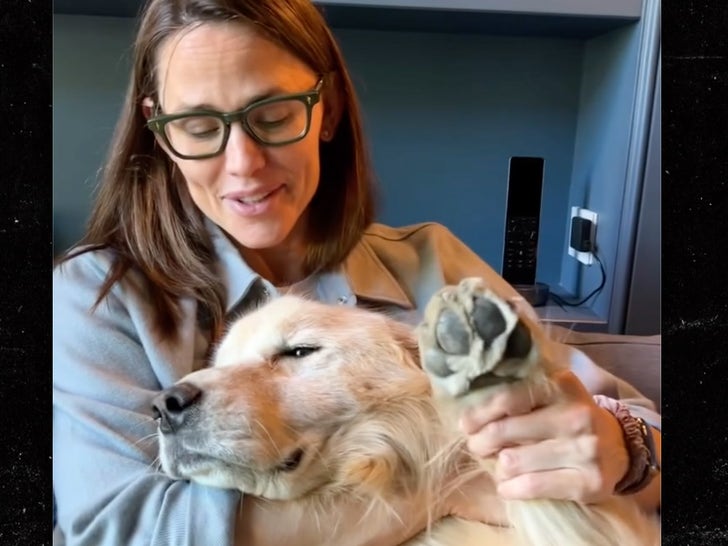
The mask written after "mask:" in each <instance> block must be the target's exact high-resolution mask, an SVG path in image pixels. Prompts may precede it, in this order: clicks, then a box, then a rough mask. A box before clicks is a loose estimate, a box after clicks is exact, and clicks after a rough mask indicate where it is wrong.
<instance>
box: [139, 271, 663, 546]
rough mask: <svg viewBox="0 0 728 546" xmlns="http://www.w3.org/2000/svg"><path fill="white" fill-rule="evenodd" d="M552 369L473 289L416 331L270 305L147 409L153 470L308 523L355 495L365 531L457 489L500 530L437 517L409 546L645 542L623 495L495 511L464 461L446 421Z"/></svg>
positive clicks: (448, 294)
mask: <svg viewBox="0 0 728 546" xmlns="http://www.w3.org/2000/svg"><path fill="white" fill-rule="evenodd" d="M555 361H556V360H555V359H553V358H551V357H550V356H549V343H548V340H547V338H546V336H545V335H544V333H543V332H542V331H541V330H540V328H539V327H538V326H537V325H535V324H534V323H532V322H530V321H529V320H528V319H527V318H526V317H524V316H521V315H520V314H519V313H518V312H517V311H516V310H515V309H514V308H513V306H511V305H510V304H509V303H507V302H504V301H503V300H502V299H500V298H499V297H498V296H496V295H495V294H493V293H492V292H490V291H489V290H488V288H487V287H486V286H484V285H483V283H482V281H480V280H479V279H466V280H464V281H462V282H461V283H460V284H459V285H457V286H449V287H446V288H444V289H443V290H441V291H440V292H438V293H437V294H436V295H435V296H434V297H433V298H432V300H431V301H430V304H429V305H428V307H427V308H426V310H425V318H424V320H423V322H422V323H421V324H420V325H419V326H418V327H417V328H416V329H412V328H411V327H409V326H407V325H404V324H402V323H399V322H396V321H394V320H393V319H391V318H389V317H387V316H384V315H383V314H380V313H374V312H372V311H367V310H364V309H359V308H354V307H348V306H333V305H326V304H322V303H317V302H314V301H308V300H305V299H301V298H298V297H294V296H283V297H280V298H276V299H274V300H272V301H270V302H268V303H266V304H264V305H263V306H262V307H260V308H259V309H257V310H254V311H252V312H250V313H248V314H246V315H244V316H242V317H241V318H239V319H238V320H236V321H235V322H234V323H233V324H232V325H231V326H230V328H229V330H228V331H227V333H226V335H225V336H224V338H223V339H222V341H221V343H220V344H219V346H218V347H217V349H216V351H215V354H214V359H213V365H212V366H211V367H209V368H205V369H202V370H199V371H196V372H194V373H192V374H190V375H188V376H187V377H185V378H183V380H182V381H180V382H179V383H177V384H176V385H175V386H173V387H171V388H170V389H167V390H165V391H163V392H162V393H160V394H159V395H158V396H157V397H156V398H155V400H154V402H153V406H154V409H155V412H156V414H157V418H158V420H159V447H160V462H161V467H162V469H163V471H164V472H165V473H167V474H168V475H169V476H171V477H173V478H178V479H187V480H193V481H196V482H199V483H201V484H206V485H209V486H214V487H222V488H233V489H238V490H240V491H242V492H243V493H244V494H247V495H254V496H257V497H261V498H265V499H271V500H278V501H285V502H291V503H296V504H297V506H299V507H300V509H301V510H300V512H301V514H304V515H305V517H311V518H316V517H317V516H318V514H321V513H322V512H324V511H328V512H329V513H330V512H331V511H332V510H333V511H335V510H336V505H337V502H343V501H345V500H347V499H352V498H356V499H359V500H361V501H363V502H364V504H365V505H366V506H368V510H369V511H370V519H369V520H368V521H372V518H373V521H377V520H376V518H377V517H391V510H390V508H389V507H390V499H391V498H392V496H393V495H394V494H402V493H405V494H408V495H410V496H411V498H412V499H415V501H416V502H418V503H419V504H420V505H424V506H428V507H431V508H432V512H435V509H434V507H435V506H436V503H438V502H443V500H444V499H445V498H447V496H448V495H451V494H467V493H464V491H470V492H471V493H472V495H473V499H472V502H474V503H475V502H485V503H489V504H488V506H491V505H492V506H494V507H495V509H494V517H493V521H492V523H496V524H497V523H499V522H500V523H504V525H489V524H484V523H473V522H469V521H466V520H463V519H458V518H452V517H450V518H444V519H440V520H438V521H433V522H432V525H431V526H430V528H429V529H428V530H427V531H426V532H424V533H421V534H420V535H419V536H417V537H416V538H414V539H413V540H412V541H410V542H409V543H408V544H410V545H412V546H414V545H426V544H427V545H433V546H434V545H439V546H450V545H452V546H467V545H473V546H489V545H498V546H508V545H513V546H515V545H519V546H521V545H523V546H525V545H534V546H587V545H588V546H612V545H614V546H638V545H639V546H641V545H652V544H658V543H659V530H658V528H657V527H656V525H655V524H654V523H653V522H652V521H651V519H650V518H648V517H647V516H645V515H643V514H641V513H640V512H639V510H638V509H637V507H636V506H635V505H633V504H632V501H631V500H630V499H629V498H626V497H617V496H615V497H613V498H612V499H610V500H609V501H607V502H605V503H601V504H599V505H588V506H587V505H582V504H579V503H576V502H569V501H554V500H538V501H509V502H503V501H501V500H499V498H498V497H497V495H496V493H495V487H494V485H493V482H492V480H490V479H489V474H488V472H490V471H491V470H492V468H493V467H492V464H493V463H492V461H483V460H479V461H475V460H474V459H473V458H471V457H470V456H469V455H468V454H467V451H466V450H465V448H464V441H463V438H462V437H460V435H458V434H457V433H456V432H455V431H456V427H455V426H454V424H453V423H454V420H455V419H456V418H457V414H458V413H459V412H460V411H461V409H462V407H463V405H464V404H467V403H472V402H473V401H474V400H477V401H483V400H484V397H487V396H490V395H492V393H493V392H495V391H496V390H497V389H499V388H509V386H511V385H512V384H513V382H514V381H538V382H545V383H546V384H548V375H549V372H551V371H552V370H553V368H554V364H553V362H555ZM476 475H477V476H478V481H477V483H478V485H477V487H470V488H469V489H468V483H471V480H474V479H475V478H474V477H475V476H476ZM503 518H505V519H503ZM356 524H357V522H356V521H344V522H342V523H341V525H342V526H351V527H352V532H354V531H353V527H354V526H356ZM335 543H337V544H341V542H340V541H339V542H335Z"/></svg>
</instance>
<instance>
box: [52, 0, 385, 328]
mask: <svg viewBox="0 0 728 546" xmlns="http://www.w3.org/2000/svg"><path fill="white" fill-rule="evenodd" d="M220 21H240V22H242V23H245V24H248V25H251V26H252V27H253V28H256V29H258V30H259V31H260V32H262V33H264V34H265V36H266V37H267V38H268V39H270V40H272V41H273V42H274V43H276V44H278V45H279V46H281V47H283V48H284V49H286V50H287V51H289V52H291V53H292V54H293V55H295V56H296V57H298V58H299V59H300V60H301V61H303V62H304V63H305V64H307V65H308V66H309V67H310V68H311V69H312V70H313V71H314V72H316V73H318V74H321V75H323V76H324V86H323V100H324V104H325V105H326V108H327V111H326V115H329V114H332V115H334V116H336V117H337V118H338V125H336V127H335V129H334V135H333V138H331V140H330V141H329V142H323V141H322V142H321V144H320V162H321V175H320V182H319V187H318V190H317V192H316V195H315V196H314V197H313V199H312V201H311V203H310V205H309V209H308V215H307V217H308V221H309V225H308V234H307V236H308V242H309V249H308V253H307V256H306V263H305V264H304V265H305V267H306V269H307V270H309V271H316V270H326V269H331V268H332V267H335V266H337V265H338V264H340V263H341V261H342V260H343V259H344V258H345V257H346V255H347V254H348V253H349V251H350V250H351V248H352V247H353V246H354V245H355V244H356V243H357V241H358V240H359V238H360V237H361V234H362V232H363V230H364V229H365V228H366V227H367V226H368V225H369V224H370V223H371V221H372V219H373V215H374V204H373V201H374V199H373V195H372V192H373V182H372V174H371V169H370V166H369V161H368V158H367V154H366V151H365V143H364V137H363V132H362V126H361V125H362V123H361V117H360V113H359V106H358V103H357V99H356V96H355V93H354V88H353V85H352V82H351V80H350V78H349V75H348V73H347V70H346V66H345V63H344V60H343V56H342V54H341V51H340V49H339V47H338V45H337V43H336V41H335V39H334V37H333V35H332V33H331V31H330V29H329V28H328V26H327V25H326V22H325V20H324V18H323V16H322V15H321V13H320V12H319V11H318V9H317V8H316V7H315V6H314V5H313V4H311V2H310V1H309V0H150V1H149V2H148V4H147V5H146V7H145V8H144V11H143V13H142V17H141V22H140V26H139V29H138V32H137V38H136V42H135V44H134V53H133V57H134V59H133V67H132V75H131V79H130V83H129V87H128V89H127V92H126V98H125V101H124V104H123V107H122V111H121V115H120V118H119V121H118V123H117V127H116V130H115V133H114V137H113V139H112V143H111V148H110V151H109V155H108V158H107V161H106V164H105V166H104V169H103V172H102V177H101V183H100V186H99V191H98V193H97V195H96V199H95V204H94V207H93V210H92V212H91V216H90V219H89V223H88V225H87V229H86V232H85V235H84V236H83V238H82V239H81V241H80V242H79V245H80V246H79V248H77V249H76V250H73V251H71V252H70V253H69V254H67V255H66V256H64V257H63V258H62V261H63V260H67V259H69V258H71V257H73V256H75V255H78V254H80V253H82V252H86V251H88V250H93V249H100V248H108V249H111V250H112V251H113V253H114V258H113V265H112V267H111V269H110V271H109V273H108V275H107V277H106V279H105V281H104V284H103V285H102V287H101V290H100V293H99V297H98V300H97V305H98V303H99V302H100V301H101V300H103V298H104V297H106V295H107V294H108V293H109V291H110V290H111V288H112V286H113V285H114V284H115V283H116V282H118V281H119V280H120V279H121V278H122V277H123V276H124V275H125V274H126V273H127V272H128V271H129V270H130V269H135V270H137V271H139V272H140V273H141V274H142V275H143V276H144V278H145V279H146V280H147V283H148V289H149V297H150V298H152V300H153V302H154V307H155V309H156V316H155V317H154V323H155V325H156V327H157V329H158V330H159V332H160V334H161V335H163V336H165V337H169V338H174V337H175V334H176V331H177V325H178V322H179V319H180V307H179V300H180V298H183V297H191V298H194V299H196V300H197V301H198V302H199V304H200V305H201V309H202V310H203V311H204V313H205V314H206V315H208V316H209V318H210V319H211V321H212V327H213V331H217V330H218V329H219V327H220V326H221V325H222V323H223V321H224V313H225V294H224V293H223V286H222V284H221V281H220V280H219V279H218V278H217V277H216V275H215V273H214V271H213V268H212V267H211V264H212V263H213V262H214V260H215V259H216V257H215V255H214V250H213V247H212V243H211V241H210V237H209V235H208V232H207V230H206V228H205V225H204V218H203V216H202V214H201V213H200V212H199V211H198V210H197V208H196V207H195V205H194V204H193V203H192V200H191V198H190V196H189V194H188V191H187V187H186V185H185V184H184V181H183V180H182V179H181V175H180V173H179V171H178V170H177V169H176V168H175V167H174V163H173V162H172V161H171V160H170V159H169V158H168V157H167V156H166V154H165V153H164V152H163V151H162V150H161V149H160V147H159V146H157V145H156V142H155V139H154V136H153V135H152V132H151V131H149V130H148V129H147V128H146V126H145V121H146V120H145V118H144V116H143V113H142V109H141V101H142V100H143V99H144V98H145V97H152V98H155V97H156V95H157V89H156V85H157V78H156V75H155V69H156V55H157V54H158V51H159V49H160V46H161V45H162V43H163V42H164V40H165V39H167V38H168V37H169V36H171V35H173V34H175V33H177V32H179V31H180V30H182V29H184V28H188V27H190V26H191V25H195V24H199V23H205V22H220ZM332 110H333V112H332Z"/></svg>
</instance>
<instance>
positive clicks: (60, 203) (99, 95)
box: [53, 15, 134, 251]
mask: <svg viewBox="0 0 728 546" xmlns="http://www.w3.org/2000/svg"><path fill="white" fill-rule="evenodd" d="M133 34H134V27H133V23H132V22H131V21H130V20H129V19H121V18H113V17H83V16H68V15H54V16H53V238H54V246H55V247H56V251H59V250H63V249H65V248H67V247H68V246H69V245H71V244H72V243H73V242H75V241H76V240H77V239H78V238H79V237H80V236H81V234H82V232H83V226H84V223H85V221H86V217H87V215H88V212H89V210H90V207H91V198H92V193H93V191H94V188H95V186H96V177H97V171H98V170H99V168H100V166H101V164H102V163H103V160H104V156H105V154H106V150H107V147H108V145H109V139H110V138H111V134H112V132H113V130H114V124H115V123H116V118H117V115H118V112H119V108H120V107H121V103H122V100H123V96H124V91H125V89H126V82H127V76H128V70H129V55H128V52H129V44H131V43H132V38H133Z"/></svg>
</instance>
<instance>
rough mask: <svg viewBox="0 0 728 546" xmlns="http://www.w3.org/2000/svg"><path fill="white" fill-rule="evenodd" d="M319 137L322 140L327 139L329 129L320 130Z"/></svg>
mask: <svg viewBox="0 0 728 546" xmlns="http://www.w3.org/2000/svg"><path fill="white" fill-rule="evenodd" d="M321 138H322V139H323V140H329V131H328V129H324V130H323V131H321Z"/></svg>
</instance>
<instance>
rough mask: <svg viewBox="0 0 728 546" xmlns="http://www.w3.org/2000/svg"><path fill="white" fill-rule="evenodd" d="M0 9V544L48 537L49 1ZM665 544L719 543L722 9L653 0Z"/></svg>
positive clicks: (727, 486)
mask: <svg viewBox="0 0 728 546" xmlns="http://www.w3.org/2000/svg"><path fill="white" fill-rule="evenodd" d="M2 11H3V15H2V16H1V17H0V120H1V122H0V177H1V179H0V249H2V254H3V256H2V258H0V282H1V283H2V293H3V295H2V296H0V384H2V395H1V396H0V416H2V419H3V421H4V422H3V424H2V425H3V431H4V432H5V433H8V432H9V437H8V436H7V434H4V436H6V437H5V439H4V441H3V447H2V454H3V460H2V465H1V466H0V499H2V501H1V502H0V504H1V505H2V508H1V509H0V514H1V515H0V543H2V544H4V545H14V544H32V545H36V546H37V545H41V546H43V545H46V544H50V542H51V540H50V532H51V516H52V497H51V487H52V485H51V350H50V338H51V319H50V312H51V298H50V294H51V286H50V285H51V279H50V270H51V261H52V248H51V238H52V235H51V234H52V208H51V203H52V186H51V177H52V167H51V130H50V127H51V123H52V116H51V96H52V93H51V72H52V70H51V59H52V13H51V7H50V5H49V3H46V2H37V1H34V0H7V1H6V2H5V3H4V4H3V10H2ZM662 13H663V18H662V20H663V61H662V62H663V107H662V112H663V133H662V145H663V147H662V163H663V181H662V195H663V204H662V218H663V239H662V246H663V279H662V287H663V298H662V317H663V348H664V351H663V392H664V399H663V408H664V438H665V446H664V457H663V466H664V468H665V472H666V475H667V476H668V477H666V478H665V479H664V480H663V496H664V502H663V526H664V531H663V544H665V545H672V544H675V545H678V544H679V545H684V544H696V545H698V544H700V545H708V544H723V543H727V542H728V525H727V524H726V523H725V512H724V507H726V506H728V502H727V501H728V455H726V453H728V450H727V449H726V448H727V447H728V446H727V445H726V444H728V433H727V432H726V425H725V417H724V416H723V413H724V412H725V408H726V404H725V398H726V393H728V389H727V388H726V387H727V385H726V377H728V373H726V372H725V371H724V369H723V368H724V360H725V356H724V355H725V354H726V350H725V348H726V345H728V342H727V341H726V340H728V318H726V317H728V312H727V311H728V298H727V297H726V293H727V292H728V288H726V283H725V276H726V275H725V269H724V266H723V257H724V254H725V250H726V249H727V248H728V245H727V244H726V235H725V232H726V230H725V226H726V218H725V214H724V211H725V210H726V205H728V199H727V198H726V195H727V194H728V188H727V186H728V166H727V160H728V145H727V144H728V142H727V140H728V103H726V97H728V61H727V59H728V42H727V40H728V38H726V36H727V35H728V33H726V28H728V10H726V7H725V1H724V0H714V1H711V2H705V1H703V2H699V1H690V0H668V1H666V2H663V9H662Z"/></svg>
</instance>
